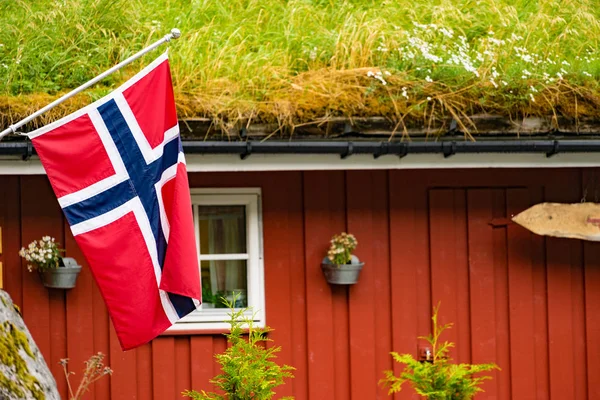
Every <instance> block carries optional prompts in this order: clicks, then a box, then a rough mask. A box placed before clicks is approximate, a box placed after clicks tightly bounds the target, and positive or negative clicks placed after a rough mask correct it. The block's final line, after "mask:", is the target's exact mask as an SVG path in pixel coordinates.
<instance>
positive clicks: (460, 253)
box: [429, 189, 471, 363]
mask: <svg viewBox="0 0 600 400" xmlns="http://www.w3.org/2000/svg"><path fill="white" fill-rule="evenodd" d="M429 221H430V222H429V223H430V232H431V233H430V237H431V296H432V303H433V305H434V306H435V305H437V304H438V303H439V304H440V311H439V322H440V323H441V324H447V323H452V324H453V326H452V328H451V329H450V330H447V331H446V332H445V333H444V337H443V339H444V340H448V341H451V342H454V343H455V344H456V347H455V348H453V349H452V350H451V351H450V356H451V357H452V358H453V359H455V360H456V361H457V362H461V363H466V362H470V360H471V335H470V318H469V288H468V282H469V266H468V262H467V258H466V256H467V220H466V192H465V191H464V190H462V189H437V190H431V191H430V192H429Z"/></svg>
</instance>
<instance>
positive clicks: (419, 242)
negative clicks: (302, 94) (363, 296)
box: [389, 171, 431, 399]
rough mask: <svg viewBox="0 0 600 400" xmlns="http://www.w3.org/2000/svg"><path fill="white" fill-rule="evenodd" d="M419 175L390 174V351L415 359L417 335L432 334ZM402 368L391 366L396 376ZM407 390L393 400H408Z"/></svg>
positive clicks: (426, 236)
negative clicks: (407, 354)
mask: <svg viewBox="0 0 600 400" xmlns="http://www.w3.org/2000/svg"><path fill="white" fill-rule="evenodd" d="M421 178H422V176H421V175H420V174H414V173H407V172H405V171H390V180H389V182H390V183H389V204H390V257H391V279H390V281H391V287H392V288H393V289H392V291H391V300H392V314H391V315H392V349H393V351H395V352H398V353H400V354H402V353H409V354H413V355H414V356H415V357H416V356H417V350H418V336H423V335H427V334H428V333H429V332H430V331H431V320H430V316H431V291H430V285H431V282H430V272H429V271H430V264H429V251H430V242H429V230H428V212H427V207H428V203H427V190H426V188H425V187H424V186H423V185H422V184H421V183H420V179H421ZM401 369H402V366H401V365H400V364H398V363H394V372H395V374H396V375H397V376H398V375H399V373H400V371H401ZM413 395H414V391H413V390H412V389H408V387H407V388H406V389H405V390H403V391H402V392H400V393H398V394H397V395H396V396H395V397H394V398H396V399H410V398H412V397H413Z"/></svg>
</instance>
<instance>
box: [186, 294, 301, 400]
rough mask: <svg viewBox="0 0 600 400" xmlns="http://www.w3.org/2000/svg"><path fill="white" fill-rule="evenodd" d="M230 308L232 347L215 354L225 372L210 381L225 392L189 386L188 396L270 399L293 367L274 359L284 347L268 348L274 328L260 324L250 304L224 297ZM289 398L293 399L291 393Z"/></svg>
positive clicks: (219, 399)
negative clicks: (243, 305) (238, 303)
mask: <svg viewBox="0 0 600 400" xmlns="http://www.w3.org/2000/svg"><path fill="white" fill-rule="evenodd" d="M221 300H222V301H223V302H224V303H225V304H227V306H228V307H229V308H230V310H231V312H230V313H229V316H230V319H229V320H228V321H227V322H228V323H229V324H230V325H231V331H230V332H229V333H227V334H225V336H227V342H228V343H229V344H230V346H228V349H227V350H225V352H224V353H222V354H217V355H216V356H215V357H216V359H217V361H218V362H219V364H221V371H222V373H221V374H219V375H217V376H216V377H214V378H213V379H211V380H210V383H212V384H213V385H215V386H216V387H217V388H219V389H220V390H222V391H223V392H224V393H225V394H223V395H221V394H217V393H213V392H208V393H207V392H205V391H204V390H202V391H201V392H197V391H195V390H187V391H185V392H183V395H184V396H187V397H190V398H192V399H194V400H268V399H271V398H272V397H273V396H274V395H275V392H274V389H275V388H276V387H277V386H280V385H282V384H283V383H284V379H285V378H293V377H294V376H293V374H292V371H293V370H294V368H293V367H291V366H289V365H283V366H279V365H278V364H277V363H275V362H274V361H272V359H274V358H276V355H275V353H277V352H279V351H280V350H281V348H280V347H279V346H277V347H270V348H266V346H264V344H266V342H270V341H272V340H271V339H269V338H268V337H267V334H268V332H270V331H271V330H272V329H270V328H269V327H265V328H257V327H255V326H254V325H253V319H252V318H249V317H248V316H247V314H246V312H247V311H248V309H247V308H244V309H234V307H233V305H234V304H235V303H236V301H237V296H234V298H233V301H232V302H231V303H230V302H228V301H227V300H226V299H224V298H222V299H221ZM287 399H291V398H290V397H288V398H287Z"/></svg>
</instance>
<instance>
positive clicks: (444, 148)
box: [0, 139, 600, 161]
mask: <svg viewBox="0 0 600 400" xmlns="http://www.w3.org/2000/svg"><path fill="white" fill-rule="evenodd" d="M183 150H184V152H185V153H186V154H237V155H239V156H240V157H241V158H242V159H244V158H246V157H248V156H250V155H252V154H336V155H339V156H341V157H342V158H346V157H349V156H351V155H353V154H369V155H373V157H374V158H378V157H380V156H384V155H396V156H400V157H404V156H406V155H408V154H442V155H444V157H450V156H452V155H454V154H473V153H543V154H546V156H548V157H550V156H552V155H554V154H558V153H598V152H600V139H589V140H580V139H577V140H570V139H562V140H520V139H514V140H483V139H482V140H478V141H474V142H472V141H448V140H441V141H432V142H424V141H411V142H381V141H333V140H332V141H305V140H302V139H298V140H296V141H285V142H284V141H276V140H270V141H265V142H258V141H246V142H222V141H183ZM34 154H35V149H34V148H33V146H32V145H31V142H30V141H24V142H22V141H19V142H0V156H6V155H13V156H14V155H18V156H22V157H23V158H24V159H27V158H29V157H31V156H32V155H34ZM599 161H600V159H599Z"/></svg>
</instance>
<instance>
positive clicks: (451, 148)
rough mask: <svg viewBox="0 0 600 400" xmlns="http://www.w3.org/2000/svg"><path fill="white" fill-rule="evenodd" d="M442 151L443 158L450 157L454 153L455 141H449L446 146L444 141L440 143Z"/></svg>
mask: <svg viewBox="0 0 600 400" xmlns="http://www.w3.org/2000/svg"><path fill="white" fill-rule="evenodd" d="M442 152H443V153H444V158H448V157H451V156H453V155H455V154H456V142H455V141H452V142H450V146H446V144H445V143H442Z"/></svg>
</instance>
